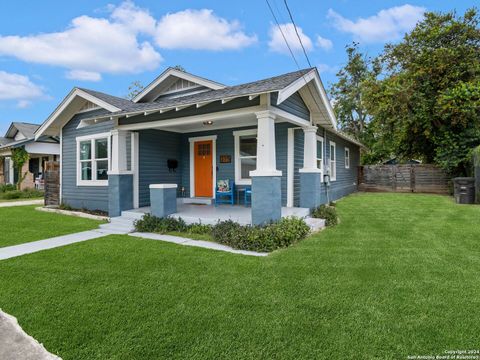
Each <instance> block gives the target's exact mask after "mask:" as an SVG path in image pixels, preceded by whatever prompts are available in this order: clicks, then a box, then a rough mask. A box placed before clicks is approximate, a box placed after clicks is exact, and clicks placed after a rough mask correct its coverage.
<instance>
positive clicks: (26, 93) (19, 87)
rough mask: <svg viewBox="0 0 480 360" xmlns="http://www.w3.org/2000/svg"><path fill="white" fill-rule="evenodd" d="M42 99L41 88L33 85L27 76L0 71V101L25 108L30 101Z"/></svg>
mask: <svg viewBox="0 0 480 360" xmlns="http://www.w3.org/2000/svg"><path fill="white" fill-rule="evenodd" d="M41 97H44V93H43V89H42V87H41V86H39V85H36V84H34V83H33V82H32V81H31V80H30V79H29V78H28V76H25V75H20V74H14V73H8V72H5V71H1V70H0V101H2V100H14V101H17V106H18V107H20V108H25V107H27V106H29V105H30V101H31V100H33V99H38V98H41Z"/></svg>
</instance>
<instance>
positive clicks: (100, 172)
mask: <svg viewBox="0 0 480 360" xmlns="http://www.w3.org/2000/svg"><path fill="white" fill-rule="evenodd" d="M109 159H110V134H96V135H93V136H90V137H89V136H82V137H78V138H77V185H91V186H107V185H108V170H109V169H110V160H109Z"/></svg>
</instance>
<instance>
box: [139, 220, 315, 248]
mask: <svg viewBox="0 0 480 360" xmlns="http://www.w3.org/2000/svg"><path fill="white" fill-rule="evenodd" d="M135 229H136V231H139V232H155V233H160V234H168V233H178V234H180V235H183V236H186V237H191V238H194V239H198V238H199V237H198V236H196V235H203V236H205V235H206V236H207V238H205V237H200V239H201V240H213V241H215V242H218V243H220V244H224V245H228V246H231V247H232V248H234V249H239V250H250V251H266V252H270V251H273V250H276V249H279V248H284V247H288V246H290V245H292V244H294V243H296V242H298V241H300V240H302V239H304V238H305V237H307V235H308V233H309V232H310V228H309V227H308V225H307V224H306V223H305V221H303V220H302V219H298V218H295V217H289V218H283V219H281V220H279V221H278V222H276V223H272V224H268V225H266V226H263V227H260V226H245V225H240V224H238V223H236V222H234V221H231V220H228V221H222V222H219V223H218V224H216V225H214V226H212V225H205V224H200V223H197V224H190V225H187V224H186V223H185V221H183V220H182V219H175V218H171V217H166V218H158V217H155V216H152V215H150V214H146V215H145V216H144V217H143V218H142V219H141V220H138V221H136V222H135ZM191 235H193V236H191ZM208 236H210V238H208Z"/></svg>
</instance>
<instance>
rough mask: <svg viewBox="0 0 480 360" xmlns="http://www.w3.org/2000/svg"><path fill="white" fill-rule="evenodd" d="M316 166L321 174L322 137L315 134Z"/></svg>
mask: <svg viewBox="0 0 480 360" xmlns="http://www.w3.org/2000/svg"><path fill="white" fill-rule="evenodd" d="M317 168H318V169H320V170H321V171H322V174H323V138H322V137H320V136H317Z"/></svg>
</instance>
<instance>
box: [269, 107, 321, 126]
mask: <svg viewBox="0 0 480 360" xmlns="http://www.w3.org/2000/svg"><path fill="white" fill-rule="evenodd" d="M270 111H271V112H272V113H274V114H275V115H277V116H280V117H282V118H284V119H285V120H287V121H288V122H290V123H292V124H295V125H297V126H311V124H310V121H308V120H305V119H302V118H301V117H299V116H297V115H293V114H291V113H289V112H287V111H285V110H282V109H278V108H275V107H271V108H270Z"/></svg>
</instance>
